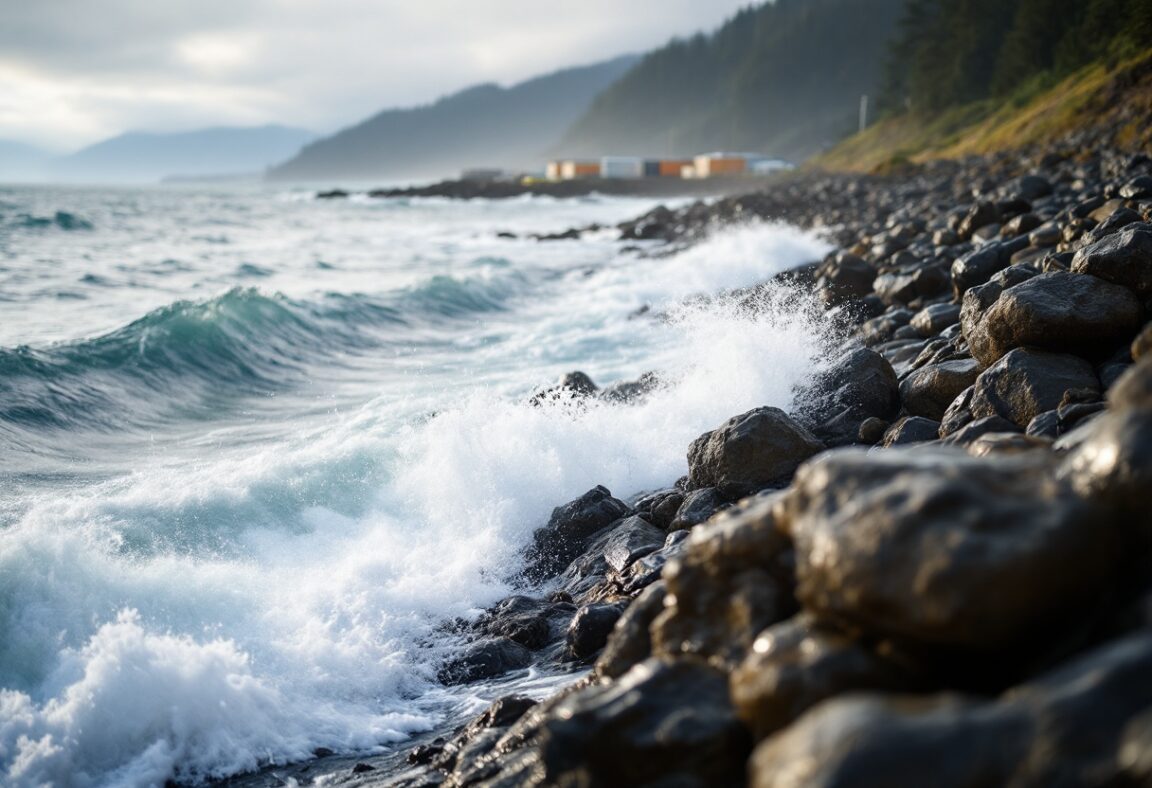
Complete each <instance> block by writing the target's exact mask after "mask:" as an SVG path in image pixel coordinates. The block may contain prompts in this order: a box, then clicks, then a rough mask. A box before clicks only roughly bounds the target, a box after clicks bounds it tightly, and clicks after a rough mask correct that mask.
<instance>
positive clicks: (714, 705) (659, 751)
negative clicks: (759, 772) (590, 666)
mask: <svg viewBox="0 0 1152 788" xmlns="http://www.w3.org/2000/svg"><path fill="white" fill-rule="evenodd" d="M531 745H532V749H533V750H534V751H535V753H536V754H537V758H538V760H536V769H535V770H534V774H536V775H538V776H539V777H538V780H537V781H534V782H531V783H530V784H532V785H573V786H575V785H605V786H608V785H618V786H626V785H628V786H630V785H637V786H638V785H657V784H660V785H677V786H685V788H687V787H688V786H697V787H698V788H707V787H709V786H718V787H719V786H736V785H740V784H742V783H743V781H744V763H745V760H746V759H747V756H748V752H749V751H750V749H751V742H750V740H749V737H748V732H747V731H746V730H745V729H744V726H743V725H742V724H741V723H740V721H739V719H737V717H736V715H735V713H734V711H733V709H732V704H731V701H730V700H729V699H728V682H727V679H726V677H725V675H724V674H723V673H721V672H720V671H717V670H715V669H713V668H710V667H708V666H706V665H703V664H700V663H697V662H691V661H684V660H680V661H668V660H657V659H651V660H648V661H646V662H643V663H641V664H639V665H637V666H635V667H634V668H632V669H631V670H629V671H628V673H626V674H625V675H624V676H622V677H620V678H619V679H618V680H617V681H615V682H613V683H610V684H596V685H592V686H589V687H586V688H584V689H583V690H581V691H579V692H575V693H572V694H570V695H568V696H567V697H566V698H565V699H564V700H563V701H561V702H560V703H559V704H557V705H556V707H555V708H554V709H553V710H552V711H551V713H550V714H549V715H548V716H547V717H546V718H545V719H544V720H543V722H542V724H541V725H540V727H539V729H538V731H537V732H535V734H534V736H533V738H532V740H531ZM499 784H502V785H503V784H509V785H511V784H529V783H527V782H516V781H512V782H508V783H499Z"/></svg>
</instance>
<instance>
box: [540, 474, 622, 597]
mask: <svg viewBox="0 0 1152 788" xmlns="http://www.w3.org/2000/svg"><path fill="white" fill-rule="evenodd" d="M628 513H629V509H628V505H627V504H626V503H624V502H623V501H621V500H618V499H616V498H613V497H612V493H611V492H609V491H608V489H607V488H606V487H602V486H600V487H594V488H593V489H591V490H589V491H588V492H586V493H584V495H582V496H580V497H579V498H577V499H576V500H574V501H571V502H569V503H567V504H564V505H563V506H558V507H556V508H555V509H553V510H552V517H551V518H549V520H548V525H546V526H545V527H543V528H538V529H537V530H536V532H535V533H534V534H533V535H532V544H531V545H529V547H528V549H527V550H526V551H525V556H524V558H525V567H524V577H525V579H527V580H528V581H529V582H532V583H538V582H540V581H542V580H546V579H548V578H550V577H555V576H556V575H557V574H558V573H559V572H560V571H562V570H563V569H564V568H565V567H566V566H568V564H569V563H571V562H572V560H573V559H575V558H576V557H577V556H578V555H580V553H581V552H582V551H583V550H584V548H585V545H586V543H587V540H588V538H589V537H590V536H592V535H593V534H595V533H596V532H597V531H599V530H601V529H602V528H605V527H606V526H608V525H610V524H611V523H613V522H615V521H616V520H619V519H620V518H622V517H625V516H627V514H628Z"/></svg>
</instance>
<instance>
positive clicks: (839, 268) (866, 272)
mask: <svg viewBox="0 0 1152 788" xmlns="http://www.w3.org/2000/svg"><path fill="white" fill-rule="evenodd" d="M875 280H876V269H875V268H873V267H872V266H871V265H869V264H868V263H867V262H866V261H864V260H862V259H861V258H859V257H857V256H856V255H853V254H849V253H848V252H840V253H839V254H837V255H836V256H835V257H834V258H832V259H831V260H829V261H828V262H826V263H824V264H823V265H822V266H821V267H820V270H819V274H818V278H817V280H816V287H817V291H818V292H819V293H820V297H821V299H822V300H823V301H824V303H825V304H827V305H828V306H836V305H838V304H843V303H846V302H849V301H853V300H855V299H858V298H863V297H864V296H867V295H869V294H870V293H871V292H872V283H873V282H874V281H875Z"/></svg>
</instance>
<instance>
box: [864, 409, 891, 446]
mask: <svg viewBox="0 0 1152 788" xmlns="http://www.w3.org/2000/svg"><path fill="white" fill-rule="evenodd" d="M889 426H891V425H889V424H888V422H887V421H885V420H884V419H878V418H876V417H875V416H871V417H869V418H867V419H865V420H864V421H863V422H861V423H860V430H859V431H858V432H857V437H856V440H857V441H858V442H859V443H862V444H864V445H865V446H875V445H876V444H877V443H879V442H880V441H881V440H883V439H884V433H885V432H887V431H888V427H889Z"/></svg>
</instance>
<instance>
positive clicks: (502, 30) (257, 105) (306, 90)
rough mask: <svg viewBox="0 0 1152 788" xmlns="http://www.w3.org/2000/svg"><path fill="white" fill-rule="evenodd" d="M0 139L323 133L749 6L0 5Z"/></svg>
mask: <svg viewBox="0 0 1152 788" xmlns="http://www.w3.org/2000/svg"><path fill="white" fill-rule="evenodd" d="M0 4H3V7H4V8H3V20H4V21H3V24H0V138H9V139H18V140H21V141H25V142H31V143H33V144H41V145H46V146H56V147H67V146H73V147H74V146H79V145H82V144H87V143H90V142H93V141H96V140H98V139H100V138H103V137H106V136H110V135H113V134H117V133H119V132H121V131H125V130H128V129H141V130H151V131H175V130H183V129H189V128H195V127H198V126H207V125H221V124H238V125H240V124H243V125H247V124H258V123H270V122H276V123H288V124H293V125H299V126H304V127H307V128H311V129H313V130H316V131H320V132H328V131H333V130H335V129H336V128H338V127H341V126H344V125H347V124H349V123H352V122H355V121H357V120H360V119H362V118H363V117H366V116H367V115H370V114H372V113H375V112H377V111H379V110H381V109H384V108H386V107H393V106H407V105H412V104H419V103H425V102H427V101H430V100H432V99H434V98H436V97H438V96H440V95H443V94H445V93H449V92H452V91H454V90H457V89H460V88H463V87H466V86H468V85H471V84H475V83H477V82H485V81H497V82H501V83H505V84H507V83H510V82H515V81H519V80H522V79H527V78H529V77H532V76H536V75H538V74H542V73H546V72H548V71H551V70H554V69H557V68H563V67H565V66H570V65H579V64H582V63H589V62H594V61H597V60H600V59H604V58H608V57H612V56H615V55H618V54H623V53H625V52H639V51H644V50H646V49H649V48H652V47H654V46H658V45H659V44H661V43H663V42H664V41H665V40H667V39H668V38H670V37H671V36H673V35H678V34H679V35H689V34H691V33H693V32H695V31H697V30H699V29H711V28H713V27H715V26H716V25H718V24H719V23H720V22H721V21H722V20H723V19H724V18H725V17H727V16H729V15H731V14H732V13H733V12H735V11H736V10H737V9H738V8H739V7H741V6H743V5H746V4H747V2H746V0H706V1H705V0H633V1H632V2H630V3H620V2H619V0H579V1H577V0H548V1H547V2H541V1H540V0H486V2H478V1H477V0H470V1H465V0H410V1H409V2H398V1H397V0H375V1H373V0H327V1H326V2H320V0H165V2H156V0H101V2H99V3H93V2H91V1H90V0H36V1H35V2H25V1H24V0H0Z"/></svg>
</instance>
